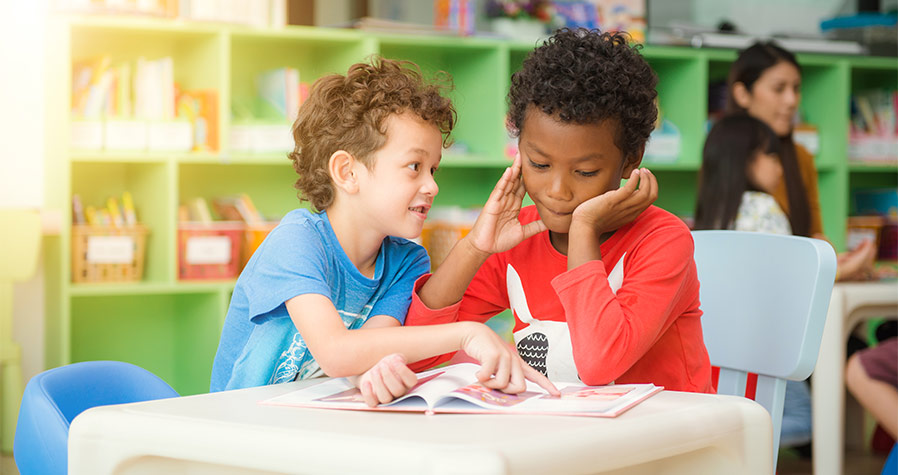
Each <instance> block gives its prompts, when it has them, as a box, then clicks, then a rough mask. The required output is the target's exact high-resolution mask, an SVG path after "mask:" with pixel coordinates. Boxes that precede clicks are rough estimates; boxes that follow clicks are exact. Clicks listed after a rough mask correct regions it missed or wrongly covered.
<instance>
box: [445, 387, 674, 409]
mask: <svg viewBox="0 0 900 475" xmlns="http://www.w3.org/2000/svg"><path fill="white" fill-rule="evenodd" d="M557 387H558V388H559V390H560V393H561V396H559V397H555V396H551V395H549V394H547V393H546V392H544V391H543V390H542V389H538V390H534V388H533V386H532V387H529V390H527V391H525V392H523V393H520V394H506V393H503V392H501V391H497V390H490V389H487V388H485V387H483V386H481V385H479V384H472V385H469V386H465V387H462V388H459V389H457V390H454V391H453V392H452V393H451V394H449V395H448V396H446V397H444V398H443V399H441V401H440V402H439V403H438V404H437V406H436V407H435V412H477V411H482V410H484V409H486V410H488V411H491V412H515V413H530V414H561V415H586V416H600V417H613V416H616V415H618V414H620V413H621V412H623V411H624V410H626V409H628V408H630V407H631V406H633V405H635V404H637V403H638V402H640V401H642V400H644V399H646V398H647V397H649V396H650V395H652V394H654V393H656V392H658V391H660V390H662V388H661V387H659V386H654V385H652V384H619V385H609V386H584V385H578V384H571V383H565V384H558V385H557ZM460 401H465V402H466V403H467V404H460ZM471 404H474V405H477V406H478V407H479V408H483V409H478V408H467V407H466V405H471Z"/></svg>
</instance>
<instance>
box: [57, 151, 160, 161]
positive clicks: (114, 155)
mask: <svg viewBox="0 0 900 475" xmlns="http://www.w3.org/2000/svg"><path fill="white" fill-rule="evenodd" d="M69 157H70V158H71V159H72V162H74V163H165V162H168V161H170V160H172V158H173V155H172V154H169V153H159V152H111V151H107V150H96V151H88V150H74V151H72V152H70V153H69Z"/></svg>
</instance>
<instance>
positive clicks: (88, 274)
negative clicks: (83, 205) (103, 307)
mask: <svg viewBox="0 0 900 475" xmlns="http://www.w3.org/2000/svg"><path fill="white" fill-rule="evenodd" d="M147 234H148V230H147V228H146V227H144V226H142V225H135V226H127V227H120V228H119V227H112V226H92V225H87V224H73V225H72V282H75V283H86V282H135V281H139V280H141V278H142V277H143V274H144V254H145V252H146V249H147Z"/></svg>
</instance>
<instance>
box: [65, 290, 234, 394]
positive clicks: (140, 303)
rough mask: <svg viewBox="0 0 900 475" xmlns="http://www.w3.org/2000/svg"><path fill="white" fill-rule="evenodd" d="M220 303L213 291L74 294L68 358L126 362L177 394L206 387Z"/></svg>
mask: <svg viewBox="0 0 900 475" xmlns="http://www.w3.org/2000/svg"><path fill="white" fill-rule="evenodd" d="M222 302H223V299H222V298H221V295H219V294H218V293H216V294H160V295H142V296H139V297H135V296H130V295H112V296H97V297H94V296H83V297H74V298H73V299H72V300H71V312H72V314H71V321H72V329H71V348H72V355H71V361H72V362H77V361H89V360H118V361H126V362H129V363H132V364H136V365H138V366H141V367H143V368H145V369H147V370H149V371H151V372H153V373H154V374H156V375H157V376H159V377H160V378H162V379H163V380H165V381H166V382H167V383H169V385H171V386H172V387H173V388H175V390H176V391H178V393H179V394H181V395H189V394H198V393H204V392H208V391H209V378H210V374H211V371H212V361H213V358H214V356H215V351H216V348H217V346H218V340H219V334H220V332H221V327H220V319H219V317H218V315H219V314H222V313H223V312H224V309H223V308H222ZM188 362H189V363H188Z"/></svg>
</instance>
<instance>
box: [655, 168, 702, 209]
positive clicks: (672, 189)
mask: <svg viewBox="0 0 900 475" xmlns="http://www.w3.org/2000/svg"><path fill="white" fill-rule="evenodd" d="M650 169H651V170H652V171H653V175H654V176H656V181H657V183H658V184H659V198H657V200H656V202H655V203H654V205H656V206H658V207H660V208H662V209H664V210H666V211H668V212H670V213H672V214H674V215H676V216H681V217H684V216H693V215H694V207H695V206H696V202H697V173H696V170H672V169H669V170H655V169H653V168H650Z"/></svg>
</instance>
